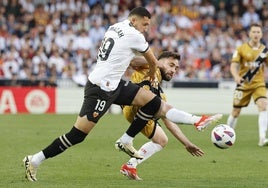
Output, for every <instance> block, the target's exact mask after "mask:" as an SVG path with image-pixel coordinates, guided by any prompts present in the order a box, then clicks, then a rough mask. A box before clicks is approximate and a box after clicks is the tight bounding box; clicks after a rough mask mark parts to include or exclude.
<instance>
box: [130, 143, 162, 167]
mask: <svg viewBox="0 0 268 188" xmlns="http://www.w3.org/2000/svg"><path fill="white" fill-rule="evenodd" d="M162 149H163V147H162V146H161V145H159V144H157V143H154V142H152V141H150V142H147V143H145V144H144V145H143V146H141V148H140V149H139V151H138V152H139V154H140V155H142V156H143V159H136V158H131V159H130V160H129V161H128V163H127V164H128V165H131V166H133V167H134V168H136V167H137V165H138V164H141V163H142V162H143V161H145V160H146V159H148V158H149V157H151V156H152V155H153V154H155V153H156V152H159V151H161V150H162Z"/></svg>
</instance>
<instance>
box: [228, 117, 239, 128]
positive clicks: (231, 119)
mask: <svg viewBox="0 0 268 188" xmlns="http://www.w3.org/2000/svg"><path fill="white" fill-rule="evenodd" d="M237 119H238V118H235V117H233V116H232V115H229V117H228V119H227V125H229V126H230V127H232V128H233V129H235V128H236V124H237Z"/></svg>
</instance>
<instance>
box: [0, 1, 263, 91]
mask: <svg viewBox="0 0 268 188" xmlns="http://www.w3.org/2000/svg"><path fill="white" fill-rule="evenodd" d="M137 6H145V7H146V8H147V9H148V10H149V11H150V12H151V13H152V24H151V26H150V30H149V32H148V33H147V34H146V35H147V36H146V38H147V40H148V41H149V43H150V45H151V47H152V49H153V51H154V53H155V55H158V54H159V53H161V51H163V50H172V51H177V52H179V53H180V54H181V57H182V59H181V65H180V70H179V72H178V74H177V76H176V77H175V80H183V81H185V80H190V79H191V80H192V79H194V80H206V81H207V80H214V81H215V80H223V79H231V75H230V72H229V67H230V58H231V56H232V53H233V51H234V49H235V48H236V47H237V46H238V45H240V44H241V43H243V42H245V41H247V39H248V36H247V29H248V27H249V25H250V24H251V23H253V22H256V23H261V24H262V25H263V31H264V36H263V43H265V44H266V45H268V3H267V1H265V0H135V1H130V0H1V2H0V80H1V81H0V85H39V86H43V85H44V86H53V87H54V86H57V80H61V79H67V80H72V81H74V82H75V83H77V84H78V85H83V84H84V83H85V80H86V78H87V76H88V74H90V71H91V70H92V68H93V67H94V64H95V62H96V56H97V53H98V47H99V45H100V42H101V40H102V38H103V35H104V33H105V31H106V29H107V28H108V27H109V25H111V24H113V23H115V22H118V21H122V20H124V19H126V18H127V16H128V13H129V11H130V10H131V9H132V8H134V7H137ZM267 78H268V76H267Z"/></svg>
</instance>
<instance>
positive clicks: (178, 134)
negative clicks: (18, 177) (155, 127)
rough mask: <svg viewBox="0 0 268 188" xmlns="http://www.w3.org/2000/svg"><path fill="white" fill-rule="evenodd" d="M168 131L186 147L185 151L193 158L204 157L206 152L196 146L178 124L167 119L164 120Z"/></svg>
mask: <svg viewBox="0 0 268 188" xmlns="http://www.w3.org/2000/svg"><path fill="white" fill-rule="evenodd" d="M162 120H163V122H164V124H165V126H166V127H167V129H168V130H169V131H170V132H171V133H172V134H173V136H174V137H175V138H176V139H177V140H179V141H180V142H181V143H182V144H183V145H184V146H185V149H186V150H187V151H188V152H189V153H190V154H191V155H193V156H203V155H204V152H203V151H202V150H201V149H200V148H198V147H197V146H196V145H194V144H193V143H192V142H191V141H190V140H189V139H188V138H187V137H186V136H185V134H184V133H183V132H182V131H181V129H180V128H179V127H178V125H177V124H175V123H173V122H171V121H169V120H168V119H166V118H162Z"/></svg>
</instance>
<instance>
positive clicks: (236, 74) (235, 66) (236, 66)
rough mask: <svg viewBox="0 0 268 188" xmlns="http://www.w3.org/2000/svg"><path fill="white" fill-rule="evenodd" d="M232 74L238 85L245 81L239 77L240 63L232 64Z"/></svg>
mask: <svg viewBox="0 0 268 188" xmlns="http://www.w3.org/2000/svg"><path fill="white" fill-rule="evenodd" d="M230 72H231V74H232V76H233V78H234V81H235V82H236V83H237V84H241V83H242V82H243V81H244V80H243V78H242V77H241V76H240V75H239V63H237V62H232V63H231V67H230Z"/></svg>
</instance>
